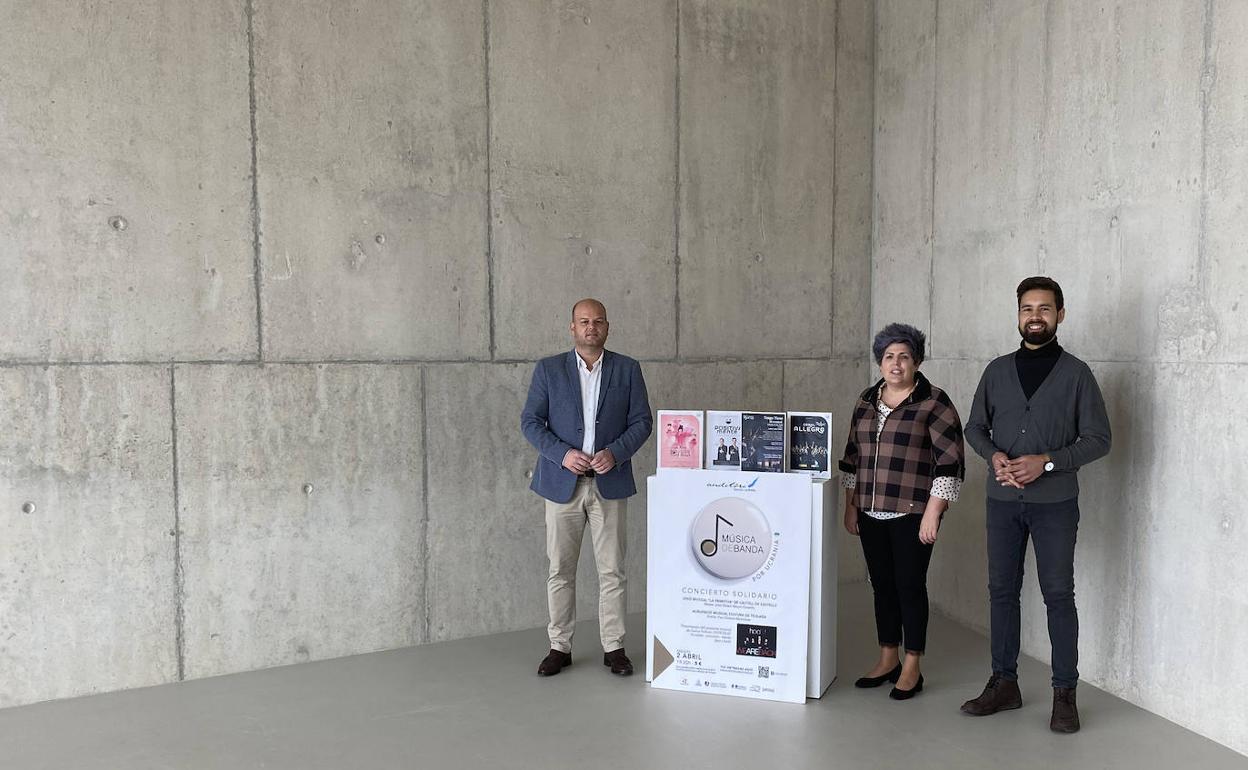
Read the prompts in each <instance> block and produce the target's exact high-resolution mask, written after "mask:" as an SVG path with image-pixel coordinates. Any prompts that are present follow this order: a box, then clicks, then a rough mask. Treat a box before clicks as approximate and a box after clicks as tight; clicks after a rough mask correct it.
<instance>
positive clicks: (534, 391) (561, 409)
mask: <svg viewBox="0 0 1248 770" xmlns="http://www.w3.org/2000/svg"><path fill="white" fill-rule="evenodd" d="M600 365H601V366H602V383H601V385H600V387H599V389H598V423H597V425H596V426H595V428H594V431H595V433H594V452H598V451H600V450H602V449H610V450H611V454H613V455H615V467H614V468H612V469H611V470H610V471H608V472H607V473H603V474H601V475H599V476H598V477H597V481H598V493H599V494H600V495H602V496H603V497H604V498H607V499H608V500H617V499H620V498H624V497H631V496H632V495H634V494H636V493H637V485H636V484H635V483H634V482H633V464H632V461H631V460H630V458H631V457H632V456H633V455H634V454H636V452H637V450H638V449H641V445H642V444H644V443H646V439H648V438H650V431H651V430H652V429H653V426H654V421H653V419H652V418H651V417H650V399H649V397H648V396H647V395H646V381H645V380H644V379H643V378H642V376H641V364H639V363H637V362H636V361H634V360H633V359H631V358H629V357H628V356H622V355H620V354H619V353H612V352H611V351H609V350H604V351H603V353H602V361H601V363H600ZM583 421H584V416H583V411H582V409H581V378H580V373H579V372H578V371H577V368H576V351H575V350H572V351H569V352H567V353H560V354H559V355H557V356H551V357H550V358H543V359H542V360H541V361H538V362H537V366H536V367H535V368H534V370H533V380H532V381H531V382H530V383H529V397H528V399H527V400H526V401H525V403H524V411H523V412H521V413H520V430H521V431H522V432H523V433H524V437H525V438H526V439H528V440H529V443H530V444H532V445H533V446H534V447H536V448H537V451H538V458H537V467H536V468H535V469H534V470H533V483H532V484H530V485H529V488H530V489H532V490H533V491H534V492H536V493H538V494H539V495H541V496H542V497H544V498H546V499H547V500H551V501H553V502H556V503H566V502H567V501H569V500H571V499H572V493H573V491H575V489H576V474H575V473H573V472H572V471H570V470H568V469H567V468H564V467H563V456H564V455H566V454H567V453H568V450H569V449H580V448H581V442H582V441H583V438H582V437H583V436H584V435H585V426H584V424H583Z"/></svg>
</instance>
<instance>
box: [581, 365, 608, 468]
mask: <svg viewBox="0 0 1248 770" xmlns="http://www.w3.org/2000/svg"><path fill="white" fill-rule="evenodd" d="M574 355H575V356H576V370H577V371H578V372H580V374H581V418H582V422H584V423H585V434H584V437H583V440H582V441H581V451H582V452H584V453H585V454H587V455H590V456H593V454H594V440H595V439H596V438H597V435H596V434H597V431H596V430H595V429H596V428H597V426H598V393H599V392H600V390H601V388H602V353H599V354H598V360H597V361H595V362H594V363H593V367H594V368H593V369H590V368H589V366H586V365H585V359H583V358H581V354H580V353H575V354H574Z"/></svg>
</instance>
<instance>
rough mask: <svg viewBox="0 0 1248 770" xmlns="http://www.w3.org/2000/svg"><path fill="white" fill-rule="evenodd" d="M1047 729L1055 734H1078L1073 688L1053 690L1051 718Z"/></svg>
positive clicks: (1077, 718)
mask: <svg viewBox="0 0 1248 770" xmlns="http://www.w3.org/2000/svg"><path fill="white" fill-rule="evenodd" d="M1049 729H1050V730H1052V731H1053V732H1055V733H1077V732H1079V707H1078V706H1076V705H1075V688H1073V687H1054V688H1053V716H1052V718H1050V719H1049Z"/></svg>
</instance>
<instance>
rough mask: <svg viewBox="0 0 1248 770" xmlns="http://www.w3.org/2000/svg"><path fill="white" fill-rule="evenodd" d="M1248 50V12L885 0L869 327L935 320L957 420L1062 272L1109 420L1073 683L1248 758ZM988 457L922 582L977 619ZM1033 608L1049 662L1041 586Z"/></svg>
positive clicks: (1087, 514) (880, 22)
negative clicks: (1031, 287)
mask: <svg viewBox="0 0 1248 770" xmlns="http://www.w3.org/2000/svg"><path fill="white" fill-rule="evenodd" d="M1245 39H1248V4H1245V3H1243V2H1239V0H1154V1H1152V2H1127V1H1126V0H1120V1H1118V2H1113V1H1108V0H1107V1H1106V2H1084V1H1083V0H1020V1H1019V2H1011V3H997V2H990V1H988V0H922V1H912V0H879V3H878V7H877V28H876V44H877V48H876V92H875V94H876V127H875V147H876V152H875V155H874V166H875V199H874V229H875V245H874V254H873V279H872V280H873V291H872V296H873V299H874V308H873V312H872V322H873V325H878V324H880V323H883V322H885V321H892V320H899V321H909V322H912V323H915V324H918V325H919V326H921V327H923V328H928V329H930V334H931V337H930V344H931V350H930V360H929V361H928V363H927V364H926V365H925V367H924V368H925V371H927V372H928V374H929V376H930V377H931V378H932V380H933V381H934V382H936V383H938V384H941V385H943V386H946V387H947V388H948V389H950V390H951V391H952V393H953V395H954V397H955V400H956V403H957V404H958V407H959V409H960V410H962V411H963V412H964V413H965V412H966V411H969V409H970V403H971V398H972V396H973V393H974V389H975V385H976V383H977V381H978V378H979V374H980V372H981V371H982V369H983V367H984V365H985V364H986V363H987V362H988V361H989V360H990V359H991V358H993V357H994V356H996V355H999V354H1002V353H1005V352H1008V351H1009V350H1011V349H1012V348H1014V347H1015V346H1016V345H1017V344H1018V336H1017V332H1016V331H1015V329H1014V326H1015V323H1016V321H1015V303H1014V295H1013V291H1014V287H1015V285H1016V284H1017V282H1018V281H1019V280H1020V279H1021V278H1023V277H1025V276H1027V275H1032V274H1047V275H1051V276H1053V277H1055V278H1056V279H1058V280H1059V281H1060V282H1061V283H1062V285H1063V287H1064V289H1065V294H1066V300H1067V306H1068V309H1067V319H1066V323H1065V325H1063V326H1062V328H1061V332H1060V334H1059V338H1060V339H1061V341H1062V344H1063V345H1064V346H1065V347H1066V348H1067V349H1068V350H1070V351H1071V352H1072V353H1074V354H1075V355H1078V356H1080V357H1081V358H1083V359H1084V360H1086V361H1088V362H1090V363H1091V365H1092V367H1093V370H1094V371H1095V372H1096V375H1097V378H1098V380H1099V382H1100V385H1101V388H1102V390H1103V391H1104V393H1105V396H1106V399H1107V401H1108V404H1109V410H1110V414H1111V418H1112V420H1113V428H1114V449H1113V452H1112V454H1111V455H1110V456H1109V457H1108V458H1107V459H1104V460H1102V461H1100V462H1098V463H1096V464H1095V465H1093V466H1091V467H1089V468H1087V469H1086V470H1085V471H1084V472H1083V473H1081V483H1082V486H1083V494H1082V495H1081V508H1082V523H1081V531H1080V544H1079V550H1078V553H1077V558H1076V583H1077V596H1078V601H1079V606H1080V624H1081V645H1080V649H1081V662H1080V670H1081V674H1082V676H1083V678H1084V679H1085V680H1086V681H1089V682H1092V683H1093V684H1096V685H1098V686H1101V687H1104V688H1105V689H1107V690H1109V691H1110V692H1113V693H1115V694H1118V695H1120V696H1122V697H1124V698H1126V699H1127V700H1130V701H1132V702H1134V703H1138V704H1140V705H1141V706H1144V707H1145V708H1147V709H1149V710H1151V711H1154V712H1157V713H1159V714H1161V715H1163V716H1165V717H1168V718H1170V719H1172V720H1174V721H1176V722H1178V723H1180V724H1182V725H1185V726H1187V727H1190V728H1191V729H1193V730H1196V731H1197V732H1200V733H1202V734H1204V735H1207V736H1209V737H1210V738H1213V739H1214V740H1217V741H1219V742H1222V743H1224V744H1226V745H1228V746H1230V747H1231V748H1234V749H1236V750H1238V751H1240V752H1244V753H1248V727H1246V726H1248V706H1246V705H1245V704H1244V703H1243V702H1242V700H1235V699H1233V698H1232V699H1229V700H1228V699H1227V698H1226V697H1225V693H1226V692H1227V691H1228V688H1230V689H1232V690H1233V689H1235V687H1236V684H1237V683H1240V682H1244V681H1248V660H1246V659H1245V657H1244V655H1243V654H1242V653H1243V650H1244V649H1245V648H1248V598H1246V597H1248V594H1245V592H1244V591H1243V590H1241V587H1242V585H1243V584H1244V583H1245V580H1246V579H1248V573H1246V572H1245V566H1244V565H1245V560H1244V559H1243V558H1242V557H1241V554H1242V553H1243V552H1244V551H1245V550H1248V528H1245V527H1244V525H1243V521H1242V518H1243V517H1242V516H1240V515H1239V514H1240V511H1241V510H1242V508H1243V499H1244V497H1245V495H1248V483H1245V481H1244V478H1243V475H1242V474H1241V473H1240V472H1239V471H1238V470H1237V468H1238V463H1237V461H1236V458H1238V457H1239V456H1241V455H1243V454H1244V452H1245V450H1246V449H1248V438H1245V437H1244V435H1243V432H1242V431H1241V430H1239V427H1240V426H1241V425H1243V424H1244V420H1245V417H1248V414H1246V413H1245V406H1244V404H1243V396H1244V388H1243V381H1244V377H1245V376H1246V375H1248V335H1246V334H1245V332H1244V325H1243V324H1242V323H1239V321H1238V318H1239V315H1240V313H1241V312H1242V311H1241V309H1240V304H1241V303H1244V302H1245V301H1246V300H1248V254H1246V251H1248V225H1246V224H1245V222H1248V217H1245V214H1246V213H1248V211H1246V210H1245V200H1248V144H1245V142H1244V140H1243V137H1244V136H1245V134H1246V133H1248V97H1246V94H1248V92H1246V91H1245V89H1244V87H1243V84H1244V82H1245V81H1246V78H1248V49H1245V47H1244V46H1243V41H1244V40H1245ZM984 470H985V468H984V467H983V466H982V465H981V464H978V463H976V464H975V465H974V467H973V468H972V469H971V474H970V475H971V478H970V482H969V483H968V485H967V486H966V488H965V489H966V493H965V494H964V496H963V499H962V501H961V502H959V503H958V504H957V505H956V506H955V507H954V509H953V511H952V513H951V514H950V516H949V517H948V518H947V520H946V521H947V525H946V527H945V531H944V532H943V533H942V538H941V542H940V544H939V546H938V547H937V549H936V555H935V558H934V560H933V566H932V575H931V586H930V587H931V590H932V595H933V597H934V600H935V602H936V604H937V605H938V606H939V607H940V608H941V609H942V610H944V611H945V612H947V613H949V614H950V615H952V616H954V617H956V618H958V619H960V620H963V621H966V622H969V623H970V624H972V625H975V626H978V627H981V628H983V627H986V624H987V595H986V594H987V592H986V568H985V564H984V534H983V484H984V483H985V479H984V476H985V473H984ZM1028 574H1029V575H1034V574H1035V571H1034V565H1029V566H1028ZM1023 601H1024V612H1025V621H1024V632H1023V645H1024V650H1025V652H1027V653H1028V654H1031V655H1034V656H1036V657H1039V658H1041V659H1044V660H1047V659H1048V654H1049V648H1048V638H1047V631H1046V626H1045V620H1044V607H1043V602H1042V600H1041V597H1040V595H1039V591H1038V589H1037V587H1036V585H1035V584H1034V581H1033V580H1031V579H1030V578H1029V580H1028V581H1027V587H1026V589H1025V591H1024V599H1023ZM984 667H985V674H987V670H988V661H984ZM1047 686H1048V685H1047V683H1046V682H1025V683H1023V689H1024V691H1025V692H1027V693H1030V697H1031V698H1032V699H1033V700H1040V699H1042V698H1043V697H1047V694H1046V693H1047ZM969 695H970V694H969V693H968V697H969ZM1093 719H1095V717H1094V715H1092V716H1090V717H1089V719H1088V720H1087V724H1091V723H1092V720H1093Z"/></svg>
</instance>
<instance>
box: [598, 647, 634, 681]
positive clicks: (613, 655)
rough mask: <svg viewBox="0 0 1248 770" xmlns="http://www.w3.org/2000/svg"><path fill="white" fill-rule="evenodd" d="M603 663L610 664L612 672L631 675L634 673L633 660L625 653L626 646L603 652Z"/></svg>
mask: <svg viewBox="0 0 1248 770" xmlns="http://www.w3.org/2000/svg"><path fill="white" fill-rule="evenodd" d="M602 665H604V666H609V667H610V668H611V673H612V674H619V675H620V676H629V675H630V674H632V673H633V662H632V661H631V660H629V659H628V656H627V655H625V654H624V648H623V647H621V648H620V649H618V650H612V651H611V652H604V653H603V654H602Z"/></svg>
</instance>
